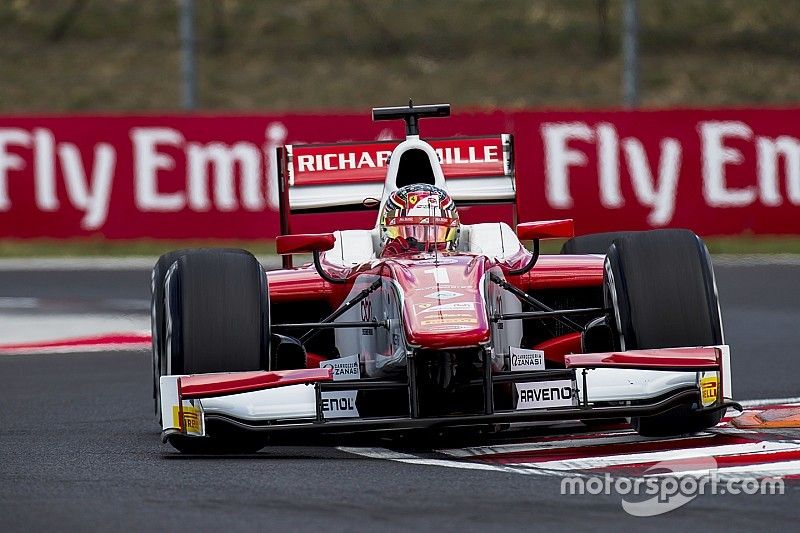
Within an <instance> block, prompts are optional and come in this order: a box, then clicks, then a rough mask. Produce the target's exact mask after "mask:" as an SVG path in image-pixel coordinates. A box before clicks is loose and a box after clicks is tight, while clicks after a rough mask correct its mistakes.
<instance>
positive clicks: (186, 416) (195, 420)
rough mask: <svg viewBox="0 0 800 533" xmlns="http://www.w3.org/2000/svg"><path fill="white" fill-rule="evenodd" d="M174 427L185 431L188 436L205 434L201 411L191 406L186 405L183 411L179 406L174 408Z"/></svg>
mask: <svg viewBox="0 0 800 533" xmlns="http://www.w3.org/2000/svg"><path fill="white" fill-rule="evenodd" d="M181 414H182V415H183V417H181ZM172 425H173V427H176V428H181V429H183V431H184V433H186V434H187V435H202V434H203V417H202V416H200V409H198V408H197V407H192V406H191V405H185V404H184V406H183V409H181V408H180V407H179V406H177V405H173V406H172Z"/></svg>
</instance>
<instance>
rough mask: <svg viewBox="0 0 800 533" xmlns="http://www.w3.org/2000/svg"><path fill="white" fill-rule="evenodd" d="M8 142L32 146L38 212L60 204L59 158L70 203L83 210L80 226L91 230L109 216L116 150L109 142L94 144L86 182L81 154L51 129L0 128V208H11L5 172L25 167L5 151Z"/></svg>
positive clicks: (54, 209)
mask: <svg viewBox="0 0 800 533" xmlns="http://www.w3.org/2000/svg"><path fill="white" fill-rule="evenodd" d="M9 145H17V146H20V147H23V148H31V147H32V148H33V182H34V183H33V187H34V197H35V198H34V201H35V202H36V207H38V208H39V209H40V210H41V211H57V210H58V209H59V207H60V202H59V201H58V195H57V193H56V190H57V189H56V179H55V176H56V174H55V171H56V164H57V163H56V159H58V160H60V161H61V167H62V173H63V175H64V181H65V182H66V189H67V196H68V197H69V201H70V203H71V204H72V205H73V206H74V207H75V208H76V209H79V210H81V211H83V212H84V216H83V218H82V219H81V227H82V228H83V229H87V230H94V229H97V228H99V227H101V226H102V225H103V224H104V223H105V221H106V217H107V216H108V206H109V203H110V201H111V186H112V182H113V179H114V166H115V164H116V159H117V152H116V150H115V149H114V147H113V146H112V145H110V144H108V143H98V144H97V145H96V146H95V149H94V151H95V154H94V164H93V165H92V172H91V175H92V180H91V184H89V182H88V181H87V177H86V176H87V172H86V170H85V169H84V165H83V161H82V159H81V153H80V150H79V149H78V147H77V146H76V145H74V144H72V143H68V142H62V143H56V142H55V137H54V136H53V132H51V131H50V130H48V129H44V128H34V129H33V131H32V133H28V132H27V131H25V130H21V129H16V128H0V211H7V210H8V209H10V208H11V199H10V198H9V197H8V189H7V184H8V179H7V178H8V171H9V170H17V171H19V170H24V169H25V166H26V164H25V161H24V160H23V159H22V158H21V157H19V156H18V155H16V154H11V153H8V151H7V147H8V146H9Z"/></svg>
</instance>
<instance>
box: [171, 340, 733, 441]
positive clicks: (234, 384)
mask: <svg viewBox="0 0 800 533" xmlns="http://www.w3.org/2000/svg"><path fill="white" fill-rule="evenodd" d="M487 361H488V358H487ZM565 362H566V366H567V368H565V369H547V370H535V371H519V372H499V373H498V372H494V373H492V372H491V369H490V366H489V365H488V364H487V365H486V369H487V370H486V372H485V373H484V377H483V378H482V379H479V380H476V383H475V385H483V387H484V391H489V392H485V394H484V409H483V412H482V413H476V414H466V415H465V414H459V415H456V414H454V415H448V416H435V417H422V416H419V414H418V413H419V409H418V403H417V394H418V391H417V390H416V383H415V380H414V379H413V378H412V379H407V380H402V381H390V380H385V379H374V378H367V379H357V380H353V381H337V380H334V376H333V371H332V369H330V368H318V369H300V370H286V371H273V372H266V371H259V372H235V373H224V374H201V375H192V376H162V377H161V409H162V421H163V433H162V435H163V437H164V439H166V438H167V437H168V436H170V435H173V434H182V435H187V436H196V437H204V436H206V425H207V423H208V422H210V421H214V422H223V423H228V424H231V425H234V426H237V427H239V428H243V429H248V430H253V431H264V432H287V431H289V432H298V433H299V432H304V431H311V432H315V433H352V432H359V431H375V430H404V429H415V428H440V427H454V426H471V425H487V424H498V423H511V422H533V421H561V420H575V419H580V420H587V419H596V418H627V417H638V416H650V415H655V414H659V413H661V412H664V411H666V410H669V409H671V408H673V407H677V406H679V405H692V406H693V409H695V410H696V411H698V412H701V411H717V410H721V409H725V408H727V407H730V406H737V404H736V403H734V402H733V401H732V392H731V380H730V350H729V348H728V346H725V345H720V346H708V347H699V348H668V349H654V350H637V351H628V352H610V353H593V354H574V355H569V356H567V357H566V359H565ZM413 364H414V360H413V358H410V359H409V365H410V368H409V372H408V373H409V375H411V376H413V375H414V372H413ZM509 383H510V384H513V386H514V387H515V389H516V398H515V401H514V408H513V409H512V410H495V409H494V399H493V398H494V390H495V387H496V386H498V385H503V384H509ZM378 389H383V390H387V389H405V390H407V391H408V398H409V402H408V405H409V408H408V414H407V415H405V416H391V417H361V416H359V414H358V410H357V409H356V408H355V397H356V394H357V393H358V391H365V390H378Z"/></svg>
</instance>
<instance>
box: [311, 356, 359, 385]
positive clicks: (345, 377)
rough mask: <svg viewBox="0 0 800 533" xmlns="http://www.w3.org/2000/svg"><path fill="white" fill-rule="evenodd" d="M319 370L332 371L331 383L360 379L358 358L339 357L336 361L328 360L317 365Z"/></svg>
mask: <svg viewBox="0 0 800 533" xmlns="http://www.w3.org/2000/svg"><path fill="white" fill-rule="evenodd" d="M319 366H320V368H332V369H333V381H352V380H354V379H361V367H360V365H359V363H358V356H357V355H351V356H349V357H340V358H338V359H328V360H327V361H322V362H320V364H319Z"/></svg>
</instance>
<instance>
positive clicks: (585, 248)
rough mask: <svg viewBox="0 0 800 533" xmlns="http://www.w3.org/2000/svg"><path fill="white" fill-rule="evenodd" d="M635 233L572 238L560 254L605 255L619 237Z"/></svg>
mask: <svg viewBox="0 0 800 533" xmlns="http://www.w3.org/2000/svg"><path fill="white" fill-rule="evenodd" d="M632 233H636V232H633V231H609V232H607V233H590V234H588V235H581V236H580V237H573V238H571V239H569V240H568V241H567V242H565V243H564V245H563V246H562V247H561V253H562V254H569V255H584V254H605V253H606V252H607V251H608V248H609V247H610V246H611V243H613V242H614V240H615V239H617V238H619V237H623V236H625V235H630V234H632Z"/></svg>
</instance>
